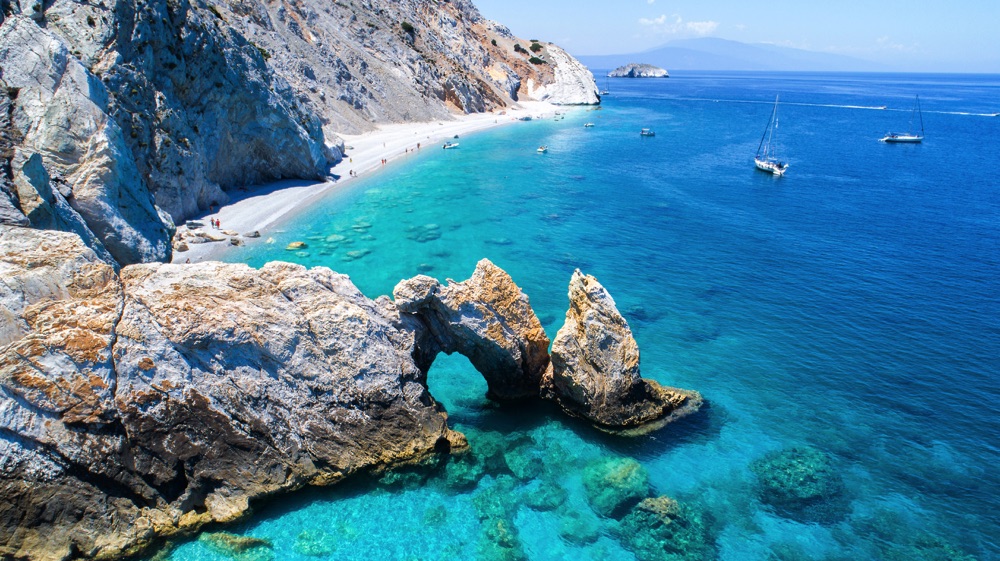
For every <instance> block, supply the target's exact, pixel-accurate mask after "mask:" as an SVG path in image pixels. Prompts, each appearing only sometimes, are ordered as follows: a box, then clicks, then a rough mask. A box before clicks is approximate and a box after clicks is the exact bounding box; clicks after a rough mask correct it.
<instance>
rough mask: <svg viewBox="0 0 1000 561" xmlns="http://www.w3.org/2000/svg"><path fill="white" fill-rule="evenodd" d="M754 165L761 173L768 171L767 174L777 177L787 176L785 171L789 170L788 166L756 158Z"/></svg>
mask: <svg viewBox="0 0 1000 561" xmlns="http://www.w3.org/2000/svg"><path fill="white" fill-rule="evenodd" d="M753 163H754V165H755V166H757V169H759V170H760V171H766V172H767V173H770V174H772V175H777V176H779V177H780V176H782V175H785V170H787V169H788V164H782V163H779V162H770V161H767V160H761V159H760V158H754V159H753Z"/></svg>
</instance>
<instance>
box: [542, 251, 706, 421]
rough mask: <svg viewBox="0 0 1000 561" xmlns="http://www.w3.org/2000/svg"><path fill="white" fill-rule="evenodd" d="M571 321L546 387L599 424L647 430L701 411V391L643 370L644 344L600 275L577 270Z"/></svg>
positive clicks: (566, 406)
mask: <svg viewBox="0 0 1000 561" xmlns="http://www.w3.org/2000/svg"><path fill="white" fill-rule="evenodd" d="M569 301H570V307H569V310H568V311H567V312H566V322H565V323H564V324H563V326H562V327H561V328H560V329H559V332H558V333H557V334H556V338H555V340H554V341H553V342H552V363H551V366H550V368H549V369H548V370H547V371H546V373H545V379H544V381H543V388H544V389H543V393H544V395H545V396H546V397H548V398H550V399H553V400H554V401H556V402H557V403H558V404H559V405H560V406H561V407H562V408H563V410H564V411H566V412H567V413H569V414H571V415H576V416H579V417H583V418H585V419H587V420H589V421H591V422H593V423H594V424H595V425H596V426H597V427H598V428H601V429H604V430H608V431H612V432H625V433H628V434H641V433H642V432H648V431H651V430H655V429H657V428H660V427H662V426H663V425H665V424H666V423H668V422H671V421H673V420H676V419H678V418H680V417H682V416H685V415H688V414H690V413H693V412H695V411H697V410H698V409H699V408H700V407H701V403H702V398H701V395H700V394H698V392H694V391H689V390H681V389H677V388H667V387H663V386H661V385H660V384H658V383H657V382H655V381H653V380H647V379H645V378H642V377H641V376H640V375H639V347H638V345H636V342H635V339H634V338H633V337H632V330H631V329H629V327H628V323H627V322H626V321H625V318H623V317H622V315H621V314H620V313H619V312H618V308H617V307H616V306H615V302H614V300H613V299H612V298H611V296H610V295H609V294H608V292H607V291H606V290H605V289H604V287H603V286H601V284H600V283H599V282H597V279H595V278H594V277H592V276H590V275H586V276H585V275H583V274H582V273H581V272H580V271H579V270H577V271H575V272H574V273H573V277H572V279H571V280H570V283H569Z"/></svg>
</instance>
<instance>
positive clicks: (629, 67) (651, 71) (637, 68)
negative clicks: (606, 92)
mask: <svg viewBox="0 0 1000 561" xmlns="http://www.w3.org/2000/svg"><path fill="white" fill-rule="evenodd" d="M608 76H610V77H612V78H669V77H670V74H668V73H667V71H666V70H664V69H662V68H660V67H658V66H653V65H652V64H638V63H630V64H626V65H624V66H619V67H618V68H615V69H614V70H612V71H611V72H610V73H609V74H608Z"/></svg>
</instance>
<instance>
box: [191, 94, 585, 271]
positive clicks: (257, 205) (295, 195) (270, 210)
mask: <svg viewBox="0 0 1000 561" xmlns="http://www.w3.org/2000/svg"><path fill="white" fill-rule="evenodd" d="M567 109H568V108H563V107H561V106H557V105H553V104H551V103H546V102H538V101H530V102H521V103H520V104H519V107H516V108H510V109H507V110H505V112H504V113H505V114H503V115H501V114H500V113H475V114H470V115H457V116H455V118H454V119H453V120H449V121H432V122H424V123H401V124H387V125H381V126H379V128H378V129H376V130H374V131H371V132H366V133H363V134H359V135H341V138H343V140H344V144H345V145H346V146H347V155H346V156H345V157H344V160H343V161H341V162H340V163H338V164H337V165H336V166H334V167H333V168H331V171H330V173H331V174H333V175H334V176H335V177H337V179H336V180H334V181H326V182H312V181H303V180H290V179H289V180H281V181H276V182H272V183H267V184H263V185H257V186H253V187H248V188H244V189H238V190H235V191H233V192H230V193H229V195H230V197H231V199H230V202H229V203H227V204H225V205H222V206H221V207H220V208H218V209H216V210H215V211H214V212H206V213H202V214H200V215H198V216H196V217H193V218H191V219H189V220H188V221H186V222H185V224H183V225H179V226H178V228H177V229H178V231H181V230H188V231H197V230H203V231H205V232H208V233H211V234H216V235H221V232H220V231H219V230H213V229H212V228H211V226H208V225H204V226H201V227H192V226H194V225H197V224H204V223H205V222H209V221H210V220H219V222H220V224H221V230H223V231H235V232H238V233H239V234H240V235H242V236H243V237H246V235H247V234H250V233H253V232H259V233H260V235H261V237H262V238H266V237H267V234H266V233H267V230H268V228H269V227H271V226H273V225H274V224H275V222H277V221H278V220H280V219H283V218H287V217H289V216H292V215H294V214H296V213H298V212H301V211H303V210H305V209H306V208H308V207H309V205H310V203H313V202H315V201H316V200H318V199H319V198H320V197H323V196H324V195H326V194H327V193H329V192H330V191H331V190H333V189H334V188H342V187H344V186H345V185H348V184H350V182H351V181H352V180H356V179H358V178H359V177H362V176H364V175H365V174H368V173H372V172H375V171H378V170H380V169H381V168H383V167H384V164H383V163H382V161H383V159H384V160H385V161H386V163H389V162H393V161H396V160H398V159H400V158H404V157H409V156H413V155H416V154H419V153H420V152H422V151H424V150H428V149H431V150H433V149H434V148H436V147H437V145H438V143H440V142H443V141H445V140H448V139H450V138H453V137H454V136H455V135H459V136H462V135H465V134H472V133H475V132H481V131H484V130H487V129H491V128H495V127H499V126H502V125H505V124H509V123H513V122H516V121H518V120H519V119H521V118H522V117H525V116H531V117H532V118H539V117H545V116H549V115H552V114H554V113H555V112H556V111H560V110H563V111H564V110H567ZM418 143H419V145H420V148H419V149H418V148H417V145H418ZM351 172H353V175H352V173H351ZM228 238H229V236H226V239H227V240H228ZM231 247H233V246H232V245H230V243H228V241H219V242H208V243H199V244H188V248H189V249H188V250H187V251H183V252H180V251H176V250H175V251H174V254H173V260H172V262H173V263H184V262H188V261H190V262H192V263H194V262H199V261H210V260H217V259H218V258H219V257H220V256H221V255H223V254H224V253H225V252H226V250H227V249H229V248H231Z"/></svg>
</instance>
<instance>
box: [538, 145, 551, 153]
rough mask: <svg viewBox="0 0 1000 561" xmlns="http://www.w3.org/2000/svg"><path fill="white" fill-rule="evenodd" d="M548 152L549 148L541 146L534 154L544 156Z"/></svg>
mask: <svg viewBox="0 0 1000 561" xmlns="http://www.w3.org/2000/svg"><path fill="white" fill-rule="evenodd" d="M548 151H549V147H548V146H545V145H544V144H543V145H541V146H539V147H538V150H536V152H538V153H539V154H544V153H546V152H548Z"/></svg>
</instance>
